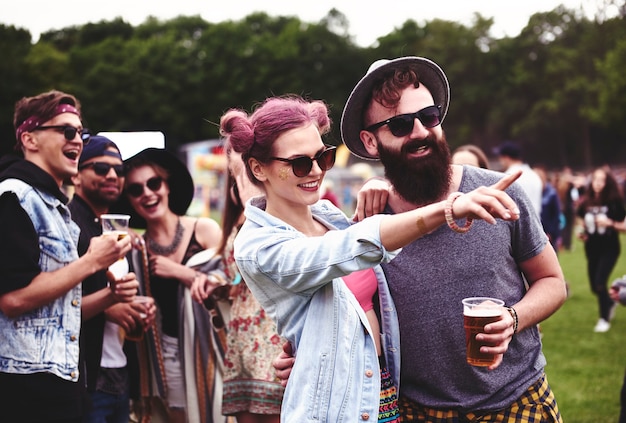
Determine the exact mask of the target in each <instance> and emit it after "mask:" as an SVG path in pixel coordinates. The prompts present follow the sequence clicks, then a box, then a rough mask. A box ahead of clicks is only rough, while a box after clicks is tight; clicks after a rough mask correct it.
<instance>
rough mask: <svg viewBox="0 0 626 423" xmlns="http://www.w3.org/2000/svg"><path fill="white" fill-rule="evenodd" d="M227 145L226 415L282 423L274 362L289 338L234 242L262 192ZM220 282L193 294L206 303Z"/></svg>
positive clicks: (201, 284)
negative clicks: (253, 287) (242, 266)
mask: <svg viewBox="0 0 626 423" xmlns="http://www.w3.org/2000/svg"><path fill="white" fill-rule="evenodd" d="M225 149H226V157H227V161H228V173H227V177H226V185H225V186H226V188H227V189H226V191H225V199H224V200H225V201H224V210H223V213H222V231H223V233H224V238H223V240H222V243H221V244H220V247H219V249H218V253H219V254H220V255H221V257H222V263H221V269H222V271H223V273H224V274H225V276H226V281H227V288H229V289H230V295H229V297H230V300H231V301H232V304H231V308H230V320H229V322H228V331H227V332H226V342H227V349H226V354H225V356H224V394H223V400H222V413H223V414H224V415H232V416H235V417H236V418H237V423H253V422H256V423H261V422H265V423H270V422H276V423H278V422H279V421H280V407H281V404H282V399H283V394H284V391H285V389H284V388H283V386H282V385H281V383H280V381H279V380H278V379H277V377H276V374H275V372H274V368H273V367H272V361H273V360H274V358H275V357H276V355H278V354H279V353H280V351H281V348H282V344H283V342H284V340H283V339H282V338H281V337H280V336H279V335H278V334H277V332H276V323H274V321H273V320H272V319H271V318H270V317H269V316H268V315H267V314H266V313H265V310H263V308H262V307H261V305H260V304H259V302H258V301H257V300H256V298H255V297H254V295H252V292H251V291H250V289H249V288H248V286H247V284H246V281H245V280H243V278H242V277H241V274H240V273H239V269H237V264H236V263H235V256H234V246H233V243H234V240H235V237H236V236H237V233H238V232H239V228H240V227H241V225H242V224H243V222H244V220H245V217H244V214H243V210H244V205H245V203H246V202H247V201H248V200H249V199H250V198H251V197H252V196H255V195H259V194H260V193H261V191H260V190H259V189H258V188H257V187H256V186H255V185H253V184H252V182H250V180H249V179H248V176H247V175H246V168H245V165H244V163H243V161H242V160H241V154H240V153H238V152H236V151H234V150H233V148H232V146H231V145H230V143H228V142H226V148H225ZM218 286H220V281H219V277H215V278H214V277H213V275H212V274H209V277H208V278H207V279H196V281H195V282H194V285H193V286H192V288H191V290H192V295H193V297H194V299H195V300H196V301H198V302H200V303H202V302H204V301H205V300H206V299H207V298H208V297H209V295H211V292H214V290H215V289H216V287H218Z"/></svg>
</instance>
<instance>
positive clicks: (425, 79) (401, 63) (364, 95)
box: [341, 56, 450, 160]
mask: <svg viewBox="0 0 626 423" xmlns="http://www.w3.org/2000/svg"><path fill="white" fill-rule="evenodd" d="M407 65H411V66H414V67H416V68H417V72H418V76H419V81H420V84H423V85H424V86H425V87H426V88H428V91H430V94H431V95H432V96H433V100H434V101H435V105H439V106H441V121H442V122H443V120H444V119H445V117H446V114H447V113H448V106H449V105H450V85H449V84H448V78H447V77H446V74H445V73H443V70H442V69H441V68H440V67H439V65H437V64H436V63H435V62H433V61H432V60H429V59H426V58H424V57H417V56H406V57H399V58H397V59H392V60H389V59H380V60H377V61H375V62H374V63H372V64H371V65H370V67H369V69H368V70H367V73H366V74H365V76H364V77H363V78H361V80H360V81H359V82H358V83H357V84H356V86H355V87H354V89H353V90H352V93H351V94H350V97H348V101H347V102H346V105H345V107H344V109H343V114H342V116H341V139H342V140H343V143H344V144H345V145H346V147H348V150H350V151H351V152H352V154H354V155H355V156H357V157H360V158H362V159H367V160H378V157H375V156H372V155H370V154H369V153H368V152H367V150H366V149H365V147H364V146H363V143H362V142H361V138H360V136H359V133H360V132H361V130H362V129H364V128H363V111H364V110H365V107H366V106H367V104H366V102H368V101H369V100H370V98H371V95H372V87H373V86H374V84H375V83H376V82H377V81H378V80H379V79H380V78H381V77H382V76H383V75H384V74H386V73H387V72H389V71H391V70H395V69H399V68H403V67H406V66H407Z"/></svg>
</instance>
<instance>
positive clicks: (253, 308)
mask: <svg viewBox="0 0 626 423" xmlns="http://www.w3.org/2000/svg"><path fill="white" fill-rule="evenodd" d="M237 232H238V228H235V229H233V231H232V232H231V234H230V236H229V238H228V242H227V244H226V248H225V251H224V265H225V266H224V272H225V274H226V277H227V278H228V280H229V281H230V282H231V286H232V287H231V290H230V297H231V300H232V306H231V315H230V322H229V324H228V331H227V339H226V342H227V350H226V357H225V358H224V364H225V371H224V397H223V402H222V413H223V414H224V415H233V414H236V413H240V412H244V411H247V412H249V413H253V414H276V415H278V414H280V406H281V403H282V398H283V393H284V388H283V387H282V386H281V384H280V381H279V380H278V378H277V377H276V375H275V371H274V367H273V366H272V361H273V360H274V359H275V358H276V357H277V356H278V355H279V354H280V352H281V351H282V346H283V343H284V342H285V340H284V339H283V338H281V337H280V336H279V335H278V334H277V333H276V324H275V323H274V321H273V320H272V319H270V318H269V317H267V316H266V315H265V311H264V310H263V309H262V308H261V306H260V304H259V303H258V302H257V300H256V299H255V298H254V296H253V295H252V293H251V292H250V290H249V289H248V287H247V286H246V284H245V282H244V281H243V280H241V277H240V276H239V272H238V270H237V265H236V264H235V258H234V255H233V242H234V240H235V236H236V235H237Z"/></svg>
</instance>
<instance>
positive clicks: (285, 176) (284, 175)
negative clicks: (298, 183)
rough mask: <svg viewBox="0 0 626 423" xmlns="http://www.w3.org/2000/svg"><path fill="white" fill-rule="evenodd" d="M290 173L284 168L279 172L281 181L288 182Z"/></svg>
mask: <svg viewBox="0 0 626 423" xmlns="http://www.w3.org/2000/svg"><path fill="white" fill-rule="evenodd" d="M289 172H290V171H289V168H287V167H283V168H281V169H280V170H279V171H278V177H279V178H280V180H281V181H286V180H287V179H289Z"/></svg>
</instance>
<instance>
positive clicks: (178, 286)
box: [118, 148, 223, 422]
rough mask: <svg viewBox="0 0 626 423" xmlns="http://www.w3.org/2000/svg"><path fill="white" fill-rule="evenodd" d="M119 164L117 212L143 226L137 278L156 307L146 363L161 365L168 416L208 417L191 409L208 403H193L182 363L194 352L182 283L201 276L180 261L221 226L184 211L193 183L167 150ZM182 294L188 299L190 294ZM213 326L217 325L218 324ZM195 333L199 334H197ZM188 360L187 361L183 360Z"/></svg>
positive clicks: (210, 241)
mask: <svg viewBox="0 0 626 423" xmlns="http://www.w3.org/2000/svg"><path fill="white" fill-rule="evenodd" d="M124 165H125V168H126V169H125V171H126V181H125V187H124V196H123V199H122V200H121V202H120V204H119V207H118V211H123V212H126V213H128V214H130V215H131V219H130V226H131V227H132V228H140V229H145V232H144V235H143V239H144V241H145V247H146V250H147V257H148V260H147V267H148V269H147V270H148V272H147V273H148V277H147V278H144V281H143V282H144V288H145V290H146V293H147V294H150V295H152V296H153V297H154V299H155V302H156V304H157V307H158V310H159V313H158V316H159V317H158V319H157V322H158V324H157V327H156V331H154V340H155V343H156V345H154V346H153V347H155V348H154V351H153V352H154V356H155V357H158V358H162V360H158V359H157V360H158V363H156V364H158V365H156V366H152V367H153V370H156V371H157V373H158V372H159V370H160V369H161V368H162V369H163V370H164V375H160V376H157V377H156V380H157V383H158V382H159V381H162V384H163V385H164V386H163V387H164V393H162V395H164V399H165V400H166V404H167V407H168V414H169V421H170V422H185V421H186V420H187V421H214V420H213V419H211V418H208V417H206V415H204V414H203V413H202V412H200V411H198V410H197V409H196V408H199V409H204V407H205V406H208V407H211V404H201V405H199V406H197V405H196V404H194V401H195V402H198V401H204V400H205V398H203V397H202V395H200V394H199V393H198V392H197V391H196V388H197V386H196V383H195V376H194V374H193V373H192V374H191V375H189V374H188V373H187V372H185V368H187V365H188V364H191V365H192V366H191V367H190V368H191V369H194V366H193V365H194V363H193V357H194V356H193V355H188V354H187V353H189V351H188V350H193V343H194V342H196V341H197V339H186V338H185V337H186V336H187V335H188V334H190V333H193V331H191V332H187V330H186V326H185V324H188V323H187V320H188V319H187V316H186V315H185V312H184V311H185V307H186V306H184V302H185V291H188V289H187V288H189V287H190V286H191V285H192V283H193V282H194V280H196V278H198V277H203V276H204V275H202V274H201V273H199V272H198V271H197V270H195V269H194V268H192V267H190V266H188V265H186V263H187V261H188V260H189V259H190V258H191V257H193V256H194V255H195V254H197V253H199V252H202V251H207V250H210V249H216V248H217V247H218V246H219V245H220V242H221V239H222V231H221V228H220V226H219V224H218V223H217V222H216V221H214V220H213V219H210V218H193V217H189V216H185V213H186V211H187V208H188V207H189V205H190V203H191V200H192V198H193V193H194V184H193V180H192V178H191V175H190V174H189V171H188V170H187V167H186V165H185V164H184V163H183V162H181V161H180V160H178V158H176V157H175V156H174V155H172V154H171V153H169V152H167V151H166V150H162V149H158V148H148V149H146V150H143V151H141V152H140V153H138V154H137V155H135V156H133V157H131V158H129V159H127V160H126V161H125V162H124ZM188 297H189V299H190V294H188ZM192 315H193V312H192ZM181 316H183V317H184V318H185V319H184V320H185V324H183V322H182V321H181ZM192 320H193V319H192ZM218 329H223V324H222V328H218ZM198 332H201V331H200V330H199V331H198ZM183 335H185V336H183ZM199 336H205V334H203V333H199ZM217 342H218V343H219V340H218V341H217ZM215 349H217V350H221V349H223V346H222V345H217V346H215V348H213V350H214V351H215ZM189 359H191V360H192V363H188V362H185V361H187V360H189ZM216 359H217V358H216ZM219 360H221V357H219ZM194 370H195V369H194ZM213 370H215V367H213ZM210 383H213V381H210ZM198 385H200V384H198ZM220 400H221V398H220ZM211 408H213V407H211ZM210 412H213V410H211V411H210ZM198 413H200V414H203V418H199V417H197V414H198ZM219 417H220V418H221V412H219ZM205 419H206V420H205Z"/></svg>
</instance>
